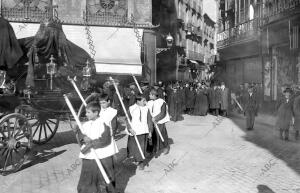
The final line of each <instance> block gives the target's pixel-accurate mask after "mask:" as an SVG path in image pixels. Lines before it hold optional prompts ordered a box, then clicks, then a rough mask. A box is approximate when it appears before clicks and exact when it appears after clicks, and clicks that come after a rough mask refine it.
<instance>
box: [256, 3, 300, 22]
mask: <svg viewBox="0 0 300 193" xmlns="http://www.w3.org/2000/svg"><path fill="white" fill-rule="evenodd" d="M297 6H300V0H269V1H267V2H266V3H265V4H259V9H260V10H262V13H263V17H264V18H267V17H271V16H274V15H277V14H280V13H282V12H286V11H289V10H291V9H294V8H296V7H297Z"/></svg>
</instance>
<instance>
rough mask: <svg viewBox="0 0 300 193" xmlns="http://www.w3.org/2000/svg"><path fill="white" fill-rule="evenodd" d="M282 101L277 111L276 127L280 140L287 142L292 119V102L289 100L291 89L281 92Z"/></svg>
mask: <svg viewBox="0 0 300 193" xmlns="http://www.w3.org/2000/svg"><path fill="white" fill-rule="evenodd" d="M283 94H284V99H283V100H281V102H280V103H279V108H278V111H277V121H276V127H277V128H278V129H279V137H280V139H282V140H283V139H284V140H286V141H287V140H289V129H290V126H291V124H292V119H293V101H292V99H291V94H292V92H291V89H289V88H287V89H285V90H284V91H283Z"/></svg>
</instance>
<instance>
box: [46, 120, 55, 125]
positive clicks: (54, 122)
mask: <svg viewBox="0 0 300 193" xmlns="http://www.w3.org/2000/svg"><path fill="white" fill-rule="evenodd" d="M47 121H49V122H50V123H53V124H54V125H56V124H57V123H55V122H54V121H52V120H50V119H48V120H47Z"/></svg>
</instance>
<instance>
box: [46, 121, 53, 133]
mask: <svg viewBox="0 0 300 193" xmlns="http://www.w3.org/2000/svg"><path fill="white" fill-rule="evenodd" d="M46 125H47V127H48V129H49V130H50V131H51V135H52V134H53V131H52V129H51V127H50V125H49V124H48V123H47V121H46Z"/></svg>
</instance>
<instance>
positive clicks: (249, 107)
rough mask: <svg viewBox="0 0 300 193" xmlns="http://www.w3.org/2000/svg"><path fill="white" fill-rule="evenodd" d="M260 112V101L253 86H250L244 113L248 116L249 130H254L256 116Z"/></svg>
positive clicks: (245, 98)
mask: <svg viewBox="0 0 300 193" xmlns="http://www.w3.org/2000/svg"><path fill="white" fill-rule="evenodd" d="M257 112H258V102H257V98H256V95H255V93H254V90H253V87H249V88H248V92H247V93H246V94H245V96H244V115H245V116H246V126H247V130H253V127H254V121H255V116H257Z"/></svg>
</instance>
